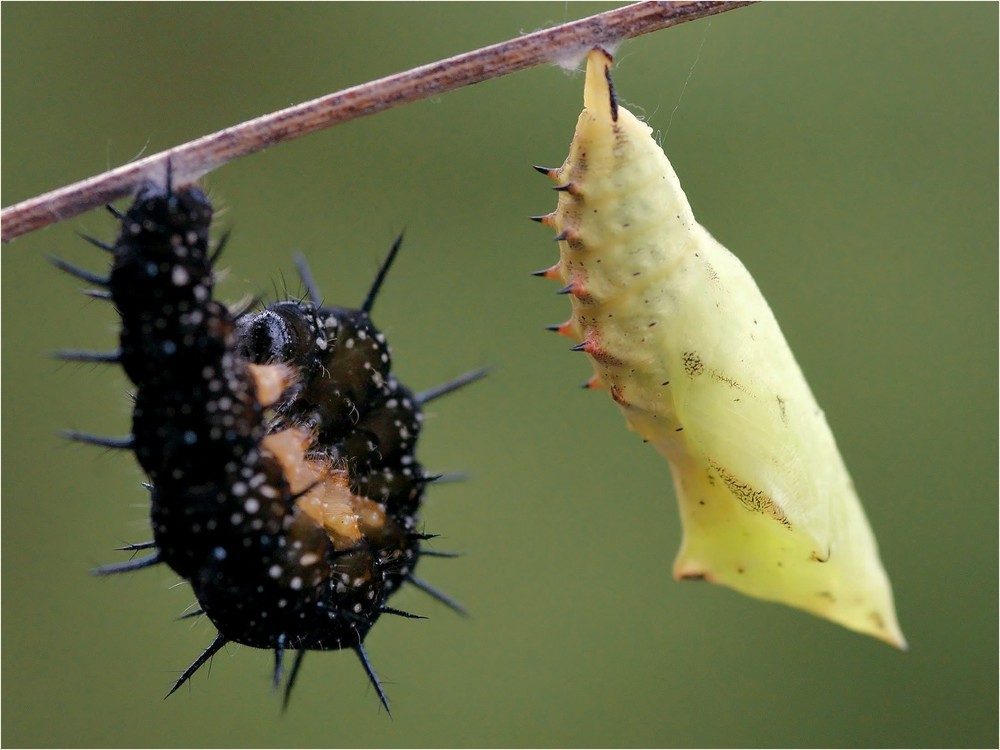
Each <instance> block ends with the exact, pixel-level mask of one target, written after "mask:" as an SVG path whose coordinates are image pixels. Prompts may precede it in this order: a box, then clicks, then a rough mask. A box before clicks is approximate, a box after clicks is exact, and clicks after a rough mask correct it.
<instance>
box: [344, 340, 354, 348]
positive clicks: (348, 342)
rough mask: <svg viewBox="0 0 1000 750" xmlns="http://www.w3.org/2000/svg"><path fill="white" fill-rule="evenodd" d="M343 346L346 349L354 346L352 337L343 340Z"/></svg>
mask: <svg viewBox="0 0 1000 750" xmlns="http://www.w3.org/2000/svg"><path fill="white" fill-rule="evenodd" d="M344 347H345V348H347V349H353V348H354V339H347V341H345V342H344Z"/></svg>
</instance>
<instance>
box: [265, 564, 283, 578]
mask: <svg viewBox="0 0 1000 750" xmlns="http://www.w3.org/2000/svg"><path fill="white" fill-rule="evenodd" d="M267 574H268V575H269V576H271V578H281V566H280V565H272V566H271V567H270V568H268V569H267Z"/></svg>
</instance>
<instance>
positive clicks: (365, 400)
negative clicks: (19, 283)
mask: <svg viewBox="0 0 1000 750" xmlns="http://www.w3.org/2000/svg"><path fill="white" fill-rule="evenodd" d="M120 218H121V222H122V229H121V234H120V237H119V238H118V241H117V242H116V243H115V245H114V246H113V247H111V248H107V247H106V248H105V249H110V250H111V251H112V252H113V254H114V261H113V265H112V271H111V275H110V278H109V279H108V280H103V279H100V277H97V276H94V275H92V274H88V273H86V272H83V271H80V270H79V269H74V268H72V267H70V266H68V264H65V263H62V262H58V263H57V264H58V265H60V266H61V267H62V268H64V270H67V271H69V272H71V273H74V275H77V276H78V277H80V278H84V279H85V280H87V281H90V282H92V283H97V284H105V282H106V285H107V287H108V289H109V291H110V298H111V300H112V302H113V303H114V305H115V307H116V309H117V310H118V311H119V313H120V315H121V319H122V331H121V337H120V339H121V347H120V351H119V352H118V353H116V354H115V355H114V356H102V357H101V361H118V362H120V363H121V364H122V365H123V367H124V369H125V371H126V373H127V375H128V376H129V378H130V379H131V380H132V381H133V382H134V383H135V385H136V386H137V393H136V399H135V409H134V413H133V433H132V436H131V437H130V439H129V440H126V441H113V440H107V439H101V438H94V437H91V436H86V435H80V434H75V435H73V437H76V438H77V439H81V440H84V441H88V442H95V443H99V444H102V445H111V444H112V443H114V444H115V445H116V446H117V447H126V446H128V447H132V448H133V449H134V450H135V453H136V456H137V460H138V461H139V463H140V465H141V466H142V467H143V469H144V470H145V471H146V473H147V474H148V475H149V478H150V487H151V498H152V507H151V520H152V527H153V536H154V541H153V542H150V543H143V544H139V545H132V546H131V547H130V549H146V548H155V551H154V552H153V553H152V554H151V555H150V556H149V557H147V558H143V559H141V560H137V561H133V562H130V563H124V564H121V565H113V566H107V567H105V568H102V569H100V570H98V572H99V573H114V572H122V571H126V570H135V569H139V568H142V567H146V566H147V565H151V564H154V563H157V562H166V563H167V564H168V565H169V566H170V567H171V568H172V569H173V570H174V571H175V572H177V573H178V574H179V575H180V576H182V577H183V578H185V579H187V580H188V581H190V583H191V585H192V588H193V589H194V593H195V595H196V597H197V599H198V604H199V608H200V609H199V610H198V612H199V613H204V614H205V615H207V616H208V618H209V619H210V620H211V621H212V622H213V624H215V625H216V627H217V628H218V630H219V635H218V636H217V638H216V639H215V641H214V642H213V643H212V644H211V645H210V646H209V647H208V649H206V650H205V652H204V653H203V654H202V655H201V656H200V657H199V658H198V659H197V660H196V661H195V662H194V663H193V664H192V665H191V666H190V667H189V668H188V669H187V670H186V671H185V672H184V673H183V674H182V675H181V677H180V679H179V680H178V681H177V682H176V683H175V685H174V687H173V688H172V690H171V692H173V691H174V690H176V689H177V688H178V687H179V686H180V685H181V684H183V682H185V681H186V680H187V679H188V678H189V677H190V676H191V675H192V674H194V672H195V671H197V669H198V668H199V667H200V666H202V665H203V664H204V663H205V662H206V661H207V660H208V659H209V658H210V657H211V656H212V655H213V654H214V653H215V652H216V651H218V650H219V648H221V647H222V646H223V645H224V644H225V643H227V642H230V641H233V642H238V643H243V644H246V645H250V646H255V647H259V648H269V649H273V650H274V651H275V654H276V660H275V675H274V678H275V684H276V685H277V683H278V681H279V679H280V677H281V674H282V659H283V654H284V652H285V650H286V649H296V650H297V651H298V653H297V656H296V660H295V663H294V666H293V668H292V671H291V673H290V675H289V677H288V680H287V682H286V690H285V700H286V702H287V699H288V696H289V695H290V692H291V688H292V686H293V684H294V681H295V677H296V675H297V673H298V668H299V666H300V664H301V658H302V655H303V654H304V652H305V650H308V649H315V650H330V649H340V648H351V649H353V650H354V651H355V652H356V653H357V654H358V656H359V657H360V659H361V662H362V664H363V666H364V668H365V671H366V673H367V675H368V678H369V680H370V681H371V682H372V685H373V686H374V687H375V689H376V691H377V693H378V695H379V698H380V699H381V701H382V703H383V705H385V707H386V709H388V702H387V700H386V698H385V694H384V693H383V691H382V689H381V686H380V684H379V682H378V679H377V677H376V676H375V673H374V671H373V670H372V668H371V665H370V663H369V662H368V658H367V655H366V653H365V651H364V647H363V641H364V638H365V636H366V634H367V633H368V631H369V629H370V628H371V627H372V625H373V624H374V622H375V621H376V620H377V619H378V617H379V615H380V614H381V613H384V612H386V613H391V614H398V615H407V613H405V612H401V611H399V610H396V609H394V608H391V607H388V606H387V604H386V600H387V598H388V597H389V595H390V594H391V593H392V592H393V591H395V590H396V589H397V588H398V587H399V586H400V585H401V584H402V583H403V582H405V581H407V580H409V581H412V582H413V583H414V584H415V585H416V586H417V587H418V588H420V589H422V590H424V591H427V592H428V593H430V594H431V595H433V596H435V597H437V598H438V599H440V600H441V601H443V602H444V603H445V604H448V605H449V606H453V607H455V608H457V607H456V605H454V603H453V602H451V600H450V599H448V597H446V596H444V595H443V594H440V593H439V592H436V591H435V590H434V589H433V588H431V587H429V586H428V585H427V584H425V583H424V582H422V581H420V580H419V579H416V578H414V577H413V576H412V571H413V566H414V565H415V563H416V560H417V557H418V556H419V552H420V547H419V544H420V541H421V539H422V538H424V537H423V535H421V534H418V533H416V532H415V531H414V528H415V525H416V514H417V511H418V509H419V501H420V497H421V496H422V492H423V487H424V485H425V484H426V483H427V481H428V479H429V478H428V477H425V476H424V474H423V472H422V469H421V468H420V466H419V464H417V463H416V461H415V459H414V456H413V450H414V446H415V441H416V438H417V435H418V432H419V427H420V412H419V405H420V401H421V399H420V398H419V397H415V396H413V394H411V393H410V392H409V391H408V390H407V389H406V388H405V387H404V386H402V385H400V384H399V383H398V382H397V381H396V379H395V378H394V377H393V376H392V375H391V373H390V371H389V368H390V358H389V352H388V346H387V345H386V344H385V340H384V338H383V337H382V335H381V334H380V333H379V332H378V331H377V330H376V329H375V328H374V326H372V324H371V322H370V320H369V319H368V312H369V311H370V308H371V303H372V301H373V300H374V294H375V292H376V291H377V289H378V286H379V285H380V284H381V280H382V278H383V277H384V272H385V270H386V268H387V267H388V264H389V262H391V259H392V256H393V255H394V254H395V250H396V249H398V243H397V246H396V247H394V249H393V253H392V254H391V255H390V258H389V260H388V261H387V263H386V265H385V266H384V267H383V270H382V272H381V273H380V275H379V278H378V279H377V280H376V283H375V285H374V286H373V288H372V290H371V292H370V293H369V297H368V299H367V300H366V302H365V304H364V305H363V306H362V309H360V310H356V311H351V310H346V309H342V308H322V307H320V306H319V304H318V301H316V302H314V304H309V303H304V302H295V301H289V302H282V303H276V304H275V305H272V306H270V307H269V308H267V309H266V310H265V312H264V313H258V314H245V315H243V316H240V317H239V318H234V316H233V314H232V313H231V312H230V311H229V310H228V309H227V308H226V307H225V306H224V305H222V304H220V303H219V302H216V301H215V300H213V298H212V287H213V278H214V277H213V269H212V259H211V257H210V255H209V251H208V249H209V241H208V230H209V226H210V223H211V218H212V208H211V204H210V203H209V201H208V199H207V198H206V197H205V195H204V193H202V191H201V190H199V189H198V188H196V187H182V188H177V189H174V188H172V187H171V186H170V184H169V178H168V185H167V187H166V188H160V187H156V186H151V187H147V188H144V189H143V190H141V191H140V193H139V195H138V196H137V197H136V200H135V202H134V204H133V205H132V207H131V208H130V209H129V210H128V211H127V212H126V213H125V214H124V215H122V216H121V217H120ZM94 242H95V244H99V245H100V243H97V242H96V241H94ZM307 284H309V285H310V289H314V285H313V284H311V279H307ZM313 296H314V297H316V296H317V295H316V294H315V293H314V294H313ZM84 354H86V353H67V358H69V359H82V358H87V359H92V360H95V361H96V359H97V355H87V356H86V357H84ZM265 363H266V364H272V365H273V364H275V363H281V365H282V366H283V367H285V369H284V370H280V371H279V372H280V373H284V375H285V376H287V379H286V382H285V383H284V386H283V392H282V393H281V394H280V396H269V397H268V399H269V400H267V403H265V400H266V399H264V398H262V396H261V392H262V390H263V389H264V385H262V382H263V381H260V380H258V375H259V373H255V371H254V369H253V368H254V366H255V365H257V364H265ZM258 369H260V370H261V371H263V370H266V369H267V368H264V367H262V368H258ZM289 373H290V374H289ZM482 374H484V373H483V372H476V373H470V374H469V375H467V376H464V377H462V378H459V379H458V380H456V381H453V382H452V383H449V384H445V385H444V386H441V387H440V388H438V389H434V390H433V391H430V392H429V394H431V396H430V397H435V396H437V395H440V394H442V393H444V392H448V391H450V390H453V389H455V388H457V387H458V386H460V385H463V384H465V383H467V382H472V381H473V380H475V379H477V378H478V377H480V376H481V375H482ZM426 400H429V398H428V399H426ZM300 444H301V445H300ZM289 446H291V447H289ZM296 446H298V447H296ZM340 467H343V469H345V470H341V468H340ZM341 475H346V477H347V478H345V479H338V477H339V476H341ZM303 476H306V477H307V479H306V480H304V479H303V478H302V477H303ZM401 478H405V479H406V481H404V482H401V481H400V479H401ZM303 482H304V485H303ZM295 483H298V484H299V485H301V486H299V487H297V488H293V485H294V484H295ZM380 483H381V484H380ZM400 484H403V485H406V486H405V487H402V488H399V487H397V486H396V485H400ZM379 487H385V488H389V489H384V490H381V491H378V492H376V491H375V490H376V489H377V488H379ZM352 492H353V493H354V494H353V495H352ZM345 498H346V499H345ZM345 503H347V506H346V510H344V509H343V508H342V507H341V506H344V504H345ZM331 508H332V509H333V510H331ZM352 523H353V526H352ZM407 616H408V615H407Z"/></svg>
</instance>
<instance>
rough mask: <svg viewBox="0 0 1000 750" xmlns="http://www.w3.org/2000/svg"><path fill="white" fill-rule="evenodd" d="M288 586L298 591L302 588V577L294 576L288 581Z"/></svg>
mask: <svg viewBox="0 0 1000 750" xmlns="http://www.w3.org/2000/svg"><path fill="white" fill-rule="evenodd" d="M288 586H289V588H291V589H292V591H298V590H299V589H300V588H302V579H301V578H300V577H299V576H295V578H293V579H292V580H290V581H289V582H288Z"/></svg>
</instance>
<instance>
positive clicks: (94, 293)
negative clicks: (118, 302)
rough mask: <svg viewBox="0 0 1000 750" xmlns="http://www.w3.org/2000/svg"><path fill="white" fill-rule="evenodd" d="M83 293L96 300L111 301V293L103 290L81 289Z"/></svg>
mask: <svg viewBox="0 0 1000 750" xmlns="http://www.w3.org/2000/svg"><path fill="white" fill-rule="evenodd" d="M80 291H81V292H83V293H84V294H86V295H87V296H88V297H93V298H94V299H101V300H110V299H111V292H106V291H104V290H102V289H81V290H80Z"/></svg>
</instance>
